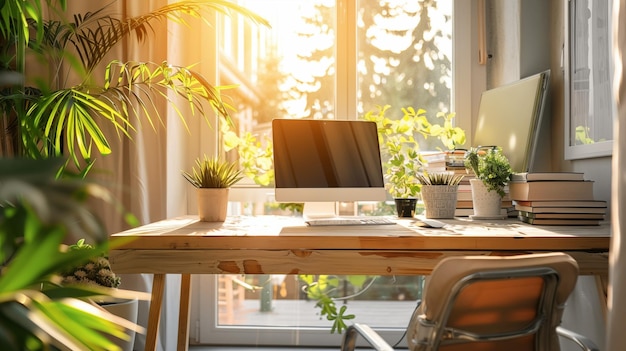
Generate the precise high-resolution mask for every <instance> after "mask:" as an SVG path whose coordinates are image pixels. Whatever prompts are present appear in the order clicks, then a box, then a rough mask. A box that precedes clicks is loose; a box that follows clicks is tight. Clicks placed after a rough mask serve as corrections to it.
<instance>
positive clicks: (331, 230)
mask: <svg viewBox="0 0 626 351" xmlns="http://www.w3.org/2000/svg"><path fill="white" fill-rule="evenodd" d="M440 221H441V222H444V223H445V224H446V225H445V226H444V227H443V228H425V227H421V226H420V222H419V221H416V220H398V221H397V224H392V225H358V226H315V227H310V226H307V225H306V224H305V223H304V221H303V220H302V218H296V217H281V216H237V217H228V218H227V219H226V221H225V222H224V223H211V222H200V221H198V220H197V216H182V217H177V218H172V219H167V220H163V221H159V222H155V223H151V224H147V225H144V226H141V227H137V228H134V229H130V230H127V231H124V232H120V233H117V234H113V237H115V238H118V237H125V238H128V239H129V240H128V241H127V242H125V243H124V244H122V245H121V246H120V247H118V248H117V249H135V250H193V249H239V250H247V249H250V250H253V249H266V250H267V249H269V250H272V249H276V250H279V249H298V250H299V249H302V250H307V249H310V250H312V249H319V250H322V249H331V250H354V249H359V250H442V249H445V250H477V249H480V250H504V251H506V250H584V251H608V249H609V244H610V226H609V224H608V223H603V224H602V225H600V226H535V225H528V224H525V223H522V222H520V221H518V220H516V219H506V220H491V221H487V220H481V221H478V220H470V219H464V218H456V219H450V220H440Z"/></svg>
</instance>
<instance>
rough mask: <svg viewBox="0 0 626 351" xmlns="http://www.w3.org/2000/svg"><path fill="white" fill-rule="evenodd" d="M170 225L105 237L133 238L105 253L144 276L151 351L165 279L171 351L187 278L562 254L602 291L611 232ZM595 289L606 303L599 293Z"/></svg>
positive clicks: (255, 222)
mask: <svg viewBox="0 0 626 351" xmlns="http://www.w3.org/2000/svg"><path fill="white" fill-rule="evenodd" d="M196 218H197V217H196V216H187V217H179V218H174V219H169V220H164V221H160V222H156V223H152V224H148V225H145V226H142V227H139V228H135V229H131V230H128V231H124V232H121V233H117V234H114V235H113V237H114V238H116V237H127V238H129V239H132V240H130V241H128V242H127V243H125V244H124V245H123V246H121V247H118V248H117V249H115V250H112V251H111V252H110V254H109V259H110V261H111V265H112V267H113V269H114V271H115V272H117V273H152V274H154V283H153V288H152V300H151V304H150V312H149V313H150V315H149V319H148V335H147V340H146V350H154V349H155V348H156V338H157V332H158V326H159V320H160V312H161V304H162V297H163V288H164V280H165V274H171V273H174V274H182V284H181V302H180V319H179V333H178V335H179V337H178V350H187V344H188V341H187V339H188V333H189V332H188V323H189V294H190V281H191V280H190V274H207V273H210V274H222V273H226V274H242V273H246V274H330V273H332V274H370V275H423V274H424V275H427V274H430V272H431V271H432V269H433V267H434V266H435V265H436V264H437V262H439V261H440V260H441V259H442V258H444V257H446V256H455V255H512V254H519V253H530V252H545V251H562V252H567V253H568V254H570V255H571V256H572V257H574V258H575V259H576V261H578V264H579V267H580V273H581V274H584V275H595V276H597V277H598V281H599V282H602V283H603V284H601V285H602V286H603V287H606V284H605V283H606V277H607V276H608V251H609V243H610V227H609V225H608V223H607V224H605V225H602V226H584V227H582V226H581V227H560V226H559V227H547V226H542V227H540V226H531V225H526V224H524V223H521V222H519V221H517V220H513V219H510V220H497V221H472V220H463V219H454V220H442V222H445V223H446V226H445V227H444V228H440V229H433V228H422V227H418V226H416V225H415V224H414V222H413V221H410V220H405V221H399V224H397V225H378V226H340V227H308V226H306V225H305V224H304V222H303V221H302V219H298V218H291V217H274V216H261V217H232V218H227V220H226V222H225V223H223V224H222V223H207V222H199V221H197V219H196ZM603 289H604V290H603V291H602V292H603V293H604V296H606V294H605V292H606V290H605V288H603Z"/></svg>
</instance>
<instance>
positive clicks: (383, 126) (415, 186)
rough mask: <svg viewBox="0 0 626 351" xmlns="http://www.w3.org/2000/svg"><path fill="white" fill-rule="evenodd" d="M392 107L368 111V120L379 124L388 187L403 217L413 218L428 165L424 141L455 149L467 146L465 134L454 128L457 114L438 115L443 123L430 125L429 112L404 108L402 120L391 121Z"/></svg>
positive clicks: (399, 214)
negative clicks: (419, 178) (422, 151)
mask: <svg viewBox="0 0 626 351" xmlns="http://www.w3.org/2000/svg"><path fill="white" fill-rule="evenodd" d="M390 107H391V106H389V105H386V106H384V107H380V106H379V108H378V113H375V111H370V112H368V113H367V114H366V115H365V117H364V119H365V120H368V121H374V122H376V124H377V126H378V140H379V142H380V149H381V155H382V157H383V159H385V160H386V161H385V162H384V163H383V172H384V174H385V181H386V187H387V190H388V192H389V194H390V195H391V196H392V197H393V198H394V201H395V202H396V208H397V210H398V216H399V217H413V215H414V213H415V205H416V203H417V197H418V195H419V193H420V189H421V184H420V183H419V182H418V181H417V174H420V173H421V172H422V170H423V165H424V164H425V161H424V159H423V158H422V157H421V156H420V145H419V143H420V141H421V140H425V139H426V138H429V137H431V138H436V139H438V140H439V141H440V142H441V143H442V144H443V147H444V148H446V149H448V150H452V149H454V148H455V147H457V146H459V145H463V144H465V132H464V131H463V130H462V129H461V128H459V127H454V125H453V123H452V122H453V119H454V113H447V114H446V113H438V114H437V116H436V117H437V118H440V119H443V123H442V124H433V123H431V122H429V120H428V118H427V116H426V111H425V110H423V109H418V110H415V109H414V108H413V107H410V106H409V107H406V108H402V112H403V116H402V117H401V118H400V119H391V118H389V117H387V116H386V112H387V111H388V110H389V108H390Z"/></svg>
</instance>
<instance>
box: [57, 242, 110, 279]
mask: <svg viewBox="0 0 626 351" xmlns="http://www.w3.org/2000/svg"><path fill="white" fill-rule="evenodd" d="M69 249H70V250H94V247H93V246H92V245H90V244H86V243H85V239H80V240H78V241H77V242H76V244H73V245H70V246H69ZM62 276H63V281H62V283H63V284H87V285H98V286H104V287H107V288H118V287H119V286H120V283H121V279H120V277H118V276H117V275H115V273H113V271H112V270H111V264H110V263H109V259H108V258H107V257H106V256H105V255H104V254H100V255H95V256H93V257H91V258H90V259H89V261H88V262H85V264H83V265H81V266H75V267H72V268H70V269H68V270H67V271H65V272H63V273H62Z"/></svg>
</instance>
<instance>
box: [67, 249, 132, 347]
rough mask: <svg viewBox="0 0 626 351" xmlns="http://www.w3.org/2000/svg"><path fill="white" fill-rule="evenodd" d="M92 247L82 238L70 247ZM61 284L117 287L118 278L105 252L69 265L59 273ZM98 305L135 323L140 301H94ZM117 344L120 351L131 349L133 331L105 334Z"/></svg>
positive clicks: (115, 299)
mask: <svg viewBox="0 0 626 351" xmlns="http://www.w3.org/2000/svg"><path fill="white" fill-rule="evenodd" d="M93 249H94V247H93V246H92V245H90V244H87V243H85V239H80V240H78V241H77V242H76V244H73V245H70V246H69V250H93ZM62 277H63V281H62V285H64V286H69V285H76V284H80V285H86V286H89V285H91V286H95V287H106V288H112V289H117V288H118V287H119V286H120V283H121V279H120V277H119V276H117V275H116V274H115V273H114V272H113V270H112V269H111V264H110V263H109V259H108V258H107V257H106V256H105V255H104V254H102V255H99V256H94V257H91V258H90V259H89V260H88V261H87V262H86V263H85V264H83V265H80V266H75V267H72V268H71V269H68V270H66V271H65V272H63V273H62ZM93 302H94V303H95V304H97V305H98V306H99V307H100V308H102V309H104V310H106V311H107V312H109V313H111V314H113V315H115V316H117V317H120V318H123V319H124V320H126V321H129V322H132V323H133V324H136V323H137V314H138V306H139V301H138V299H137V298H119V297H114V298H107V299H103V300H94V301H93ZM107 337H109V339H110V340H111V341H112V342H113V343H115V344H116V345H117V346H119V347H120V350H122V351H132V350H133V346H134V344H135V330H133V329H126V330H125V336H124V335H121V336H118V337H112V336H107Z"/></svg>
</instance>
